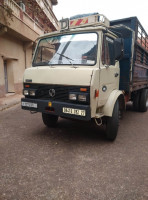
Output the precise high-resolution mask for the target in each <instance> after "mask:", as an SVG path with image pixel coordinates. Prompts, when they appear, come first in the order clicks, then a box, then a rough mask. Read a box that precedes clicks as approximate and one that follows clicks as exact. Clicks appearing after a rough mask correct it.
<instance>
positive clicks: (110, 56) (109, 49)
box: [102, 36, 115, 65]
mask: <svg viewBox="0 0 148 200" xmlns="http://www.w3.org/2000/svg"><path fill="white" fill-rule="evenodd" d="M102 63H103V65H105V64H106V65H115V55H114V40H113V39H112V38H111V37H108V36H104V38H103V46H102Z"/></svg>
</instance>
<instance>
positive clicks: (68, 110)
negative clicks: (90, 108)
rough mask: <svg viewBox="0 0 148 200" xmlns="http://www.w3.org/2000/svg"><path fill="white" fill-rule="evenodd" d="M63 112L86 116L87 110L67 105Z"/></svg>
mask: <svg viewBox="0 0 148 200" xmlns="http://www.w3.org/2000/svg"><path fill="white" fill-rule="evenodd" d="M63 113H66V114H71V115H80V116H86V111H85V110H79V109H73V108H66V107H63Z"/></svg>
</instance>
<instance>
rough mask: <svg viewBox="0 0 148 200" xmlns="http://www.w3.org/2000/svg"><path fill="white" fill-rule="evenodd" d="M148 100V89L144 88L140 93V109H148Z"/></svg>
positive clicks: (143, 110) (144, 110)
mask: <svg viewBox="0 0 148 200" xmlns="http://www.w3.org/2000/svg"><path fill="white" fill-rule="evenodd" d="M147 101H148V90H147V89H143V90H142V91H141V95H140V102H139V111H140V112H146V111H147Z"/></svg>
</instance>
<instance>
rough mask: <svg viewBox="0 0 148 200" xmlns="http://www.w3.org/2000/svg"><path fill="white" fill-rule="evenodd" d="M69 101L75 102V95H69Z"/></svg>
mask: <svg viewBox="0 0 148 200" xmlns="http://www.w3.org/2000/svg"><path fill="white" fill-rule="evenodd" d="M69 99H70V100H73V101H76V100H77V95H76V94H69Z"/></svg>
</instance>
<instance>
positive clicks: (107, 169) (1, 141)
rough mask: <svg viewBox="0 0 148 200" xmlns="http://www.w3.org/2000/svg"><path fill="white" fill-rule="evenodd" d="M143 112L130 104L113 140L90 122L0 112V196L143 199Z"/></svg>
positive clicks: (147, 181)
mask: <svg viewBox="0 0 148 200" xmlns="http://www.w3.org/2000/svg"><path fill="white" fill-rule="evenodd" d="M147 199H148V112H147V113H136V112H132V111H131V107H130V106H129V109H128V111H127V112H126V114H125V116H124V119H123V120H122V121H121V123H120V128H119V135H118V137H117V139H116V141H115V142H114V143H110V142H107V141H106V140H105V138H104V136H103V130H101V129H98V127H95V126H94V125H92V124H90V123H84V122H83V123H79V122H74V121H68V120H65V119H60V121H59V124H58V127H57V128H56V129H53V128H50V129H48V128H46V127H45V126H44V125H43V123H42V121H41V115H40V114H35V115H31V114H30V113H29V112H28V111H23V110H21V109H20V106H15V107H13V108H11V109H8V110H6V111H2V112H0V200H147Z"/></svg>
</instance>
